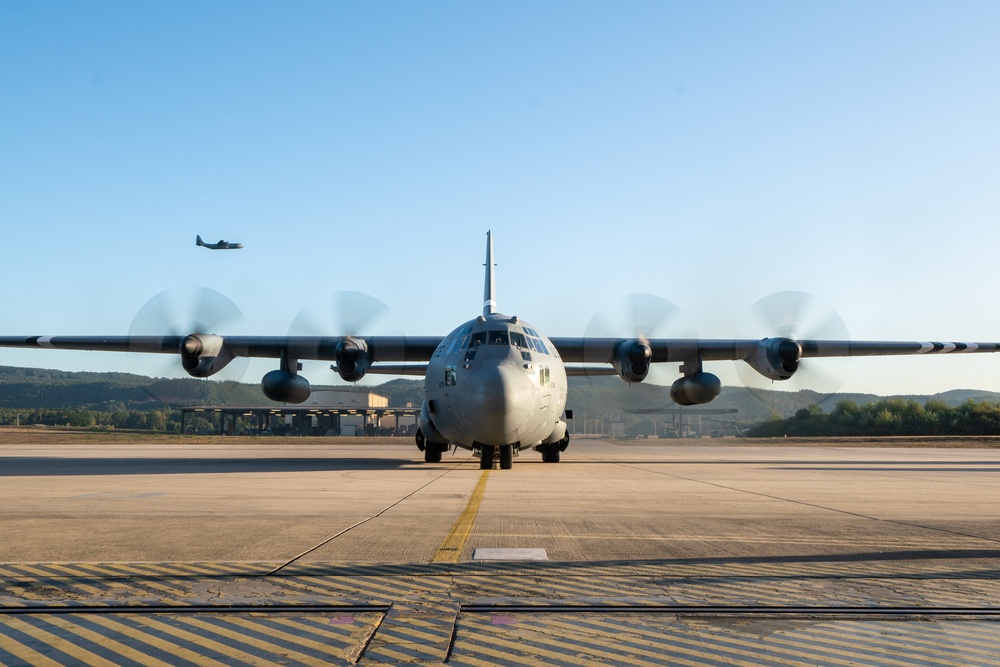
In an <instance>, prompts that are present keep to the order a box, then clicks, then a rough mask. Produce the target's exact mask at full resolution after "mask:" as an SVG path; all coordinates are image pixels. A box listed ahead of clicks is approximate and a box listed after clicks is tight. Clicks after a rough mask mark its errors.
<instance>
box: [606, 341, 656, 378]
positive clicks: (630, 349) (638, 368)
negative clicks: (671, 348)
mask: <svg viewBox="0 0 1000 667" xmlns="http://www.w3.org/2000/svg"><path fill="white" fill-rule="evenodd" d="M652 358H653V349H652V348H651V347H649V344H648V343H645V342H643V341H641V340H635V339H633V340H627V341H623V342H622V343H619V344H618V347H617V348H615V355H614V358H613V359H612V360H611V365H612V366H614V368H615V370H616V371H618V375H620V376H621V378H622V379H623V380H625V381H626V382H628V383H629V384H634V383H636V382H642V381H643V380H645V379H646V375H647V374H648V373H649V362H650V360H651V359H652Z"/></svg>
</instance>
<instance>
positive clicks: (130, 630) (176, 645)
mask: <svg viewBox="0 0 1000 667" xmlns="http://www.w3.org/2000/svg"><path fill="white" fill-rule="evenodd" d="M91 620H92V621H93V623H94V624H96V625H100V626H101V627H104V628H107V629H108V631H109V632H111V633H117V634H120V635H123V636H125V637H128V638H129V639H132V640H136V641H139V642H143V643H146V644H149V645H150V646H152V647H154V648H156V649H159V650H161V651H163V652H164V653H167V654H169V655H171V656H174V657H177V658H181V659H182V660H187V661H189V662H193V663H195V664H197V663H199V662H203V661H204V659H205V658H204V656H203V655H202V654H200V653H196V652H195V651H192V650H190V649H189V648H187V646H185V645H184V644H183V643H181V642H169V641H165V640H163V639H160V638H159V637H157V636H156V635H154V634H153V633H151V632H146V631H145V628H147V627H149V626H147V625H145V624H144V623H143V619H142V618H137V619H133V620H134V621H135V622H136V623H138V625H133V624H131V623H129V622H128V620H130V619H123V618H121V617H115V616H101V615H100V614H95V615H94V616H93V618H92V619H91ZM151 659H152V658H150V657H148V656H147V657H143V658H141V659H139V660H138V662H140V663H143V664H145V662H147V661H149V660H151Z"/></svg>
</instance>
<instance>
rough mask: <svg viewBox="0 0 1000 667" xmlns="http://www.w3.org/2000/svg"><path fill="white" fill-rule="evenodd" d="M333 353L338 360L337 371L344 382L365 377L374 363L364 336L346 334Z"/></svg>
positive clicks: (355, 380)
mask: <svg viewBox="0 0 1000 667" xmlns="http://www.w3.org/2000/svg"><path fill="white" fill-rule="evenodd" d="M333 354H334V358H335V359H336V361H337V373H338V374H339V375H340V377H341V379H342V380H343V381H344V382H357V381H358V380H360V379H361V378H363V377H364V376H365V373H367V372H368V368H369V366H371V363H372V359H371V355H370V354H369V353H368V343H366V342H365V340H364V339H363V338H355V337H354V336H346V337H344V338H342V339H340V342H338V343H337V347H336V348H334V351H333Z"/></svg>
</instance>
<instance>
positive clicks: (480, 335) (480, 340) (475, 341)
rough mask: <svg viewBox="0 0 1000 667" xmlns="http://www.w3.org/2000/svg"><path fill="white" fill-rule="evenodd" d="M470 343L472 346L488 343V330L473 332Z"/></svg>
mask: <svg viewBox="0 0 1000 667" xmlns="http://www.w3.org/2000/svg"><path fill="white" fill-rule="evenodd" d="M469 345H470V346H471V347H477V346H479V345H486V332H485V331H477V332H476V333H474V334H472V340H471V342H470V343H469Z"/></svg>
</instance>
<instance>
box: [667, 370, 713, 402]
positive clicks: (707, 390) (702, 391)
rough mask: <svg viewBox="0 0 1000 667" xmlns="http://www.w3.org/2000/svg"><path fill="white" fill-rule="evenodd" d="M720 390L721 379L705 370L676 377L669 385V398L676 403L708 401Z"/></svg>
mask: <svg viewBox="0 0 1000 667" xmlns="http://www.w3.org/2000/svg"><path fill="white" fill-rule="evenodd" d="M721 392H722V381H721V380H719V378H718V377H716V376H715V375H712V374H711V373H706V372H705V371H700V372H698V373H694V374H693V375H687V376H685V377H682V378H678V379H677V380H676V381H675V382H674V383H673V384H672V385H670V398H671V400H673V402H674V403H676V404H677V405H701V404H702V403H710V402H712V401H714V400H715V398H716V397H717V396H718V395H719V394H720V393H721Z"/></svg>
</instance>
